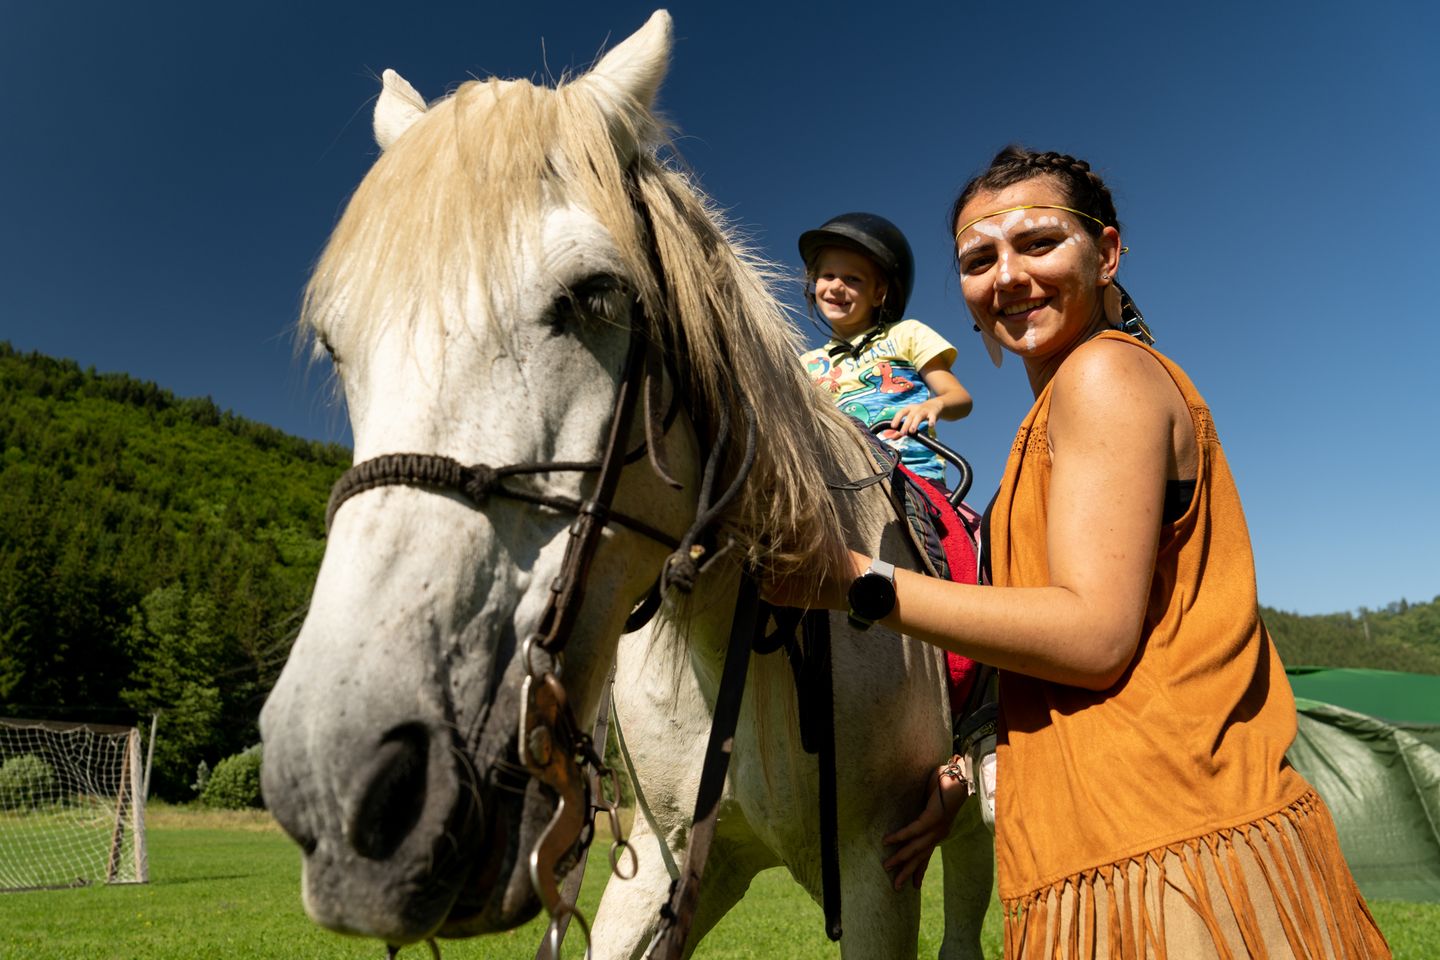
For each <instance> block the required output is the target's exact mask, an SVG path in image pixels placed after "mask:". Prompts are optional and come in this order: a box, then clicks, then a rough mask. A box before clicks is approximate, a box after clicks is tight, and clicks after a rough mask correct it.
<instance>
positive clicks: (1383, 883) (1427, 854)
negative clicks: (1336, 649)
mask: <svg viewBox="0 0 1440 960" xmlns="http://www.w3.org/2000/svg"><path fill="white" fill-rule="evenodd" d="M1287 673H1289V674H1290V681H1291V684H1292V686H1293V687H1294V688H1295V694H1296V699H1295V706H1296V710H1297V711H1298V715H1299V716H1298V720H1299V730H1298V732H1297V734H1296V737H1295V743H1294V745H1292V746H1291V748H1290V753H1289V759H1290V762H1291V763H1293V764H1294V765H1295V768H1296V769H1297V770H1299V771H1300V773H1301V774H1303V775H1304V777H1305V779H1307V780H1309V781H1310V783H1311V784H1313V785H1314V787H1315V789H1316V790H1317V791H1318V792H1319V793H1320V795H1321V796H1322V797H1324V798H1325V803H1326V805H1327V806H1328V807H1329V808H1330V812H1331V814H1332V815H1333V816H1334V818H1335V823H1336V827H1337V828H1338V830H1339V833H1340V846H1341V848H1342V849H1343V850H1344V852H1345V859H1346V860H1347V861H1348V862H1349V864H1350V869H1351V871H1352V872H1353V873H1354V875H1355V879H1356V881H1357V882H1358V883H1359V884H1360V889H1361V890H1362V891H1363V892H1364V894H1365V896H1366V897H1367V898H1370V899H1376V900H1408V901H1412V902H1431V903H1440V722H1437V719H1440V677H1432V676H1421V675H1418V674H1404V673H1389V672H1387V671H1381V670H1316V669H1313V668H1299V669H1292V670H1289V671H1287Z"/></svg>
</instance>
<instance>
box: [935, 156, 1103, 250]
mask: <svg viewBox="0 0 1440 960" xmlns="http://www.w3.org/2000/svg"><path fill="white" fill-rule="evenodd" d="M1033 177H1050V178H1052V179H1053V180H1054V181H1055V182H1056V183H1057V184H1058V185H1059V186H1060V190H1061V192H1062V193H1064V195H1065V205H1066V206H1069V207H1074V208H1075V209H1076V210H1079V211H1080V212H1081V213H1088V214H1089V215H1090V216H1092V217H1094V218H1095V219H1096V220H1099V221H1100V222H1101V223H1103V224H1105V225H1106V226H1111V227H1114V228H1115V229H1117V230H1118V229H1120V221H1119V219H1118V218H1117V217H1116V216H1115V201H1113V200H1112V199H1110V188H1109V187H1107V186H1105V181H1104V180H1101V179H1100V177H1099V176H1098V175H1097V174H1096V173H1095V172H1094V171H1093V170H1091V169H1090V164H1088V163H1086V162H1085V161H1084V160H1077V159H1075V158H1074V157H1072V156H1070V155H1068V154H1064V153H1056V152H1055V151H1053V150H1047V151H1045V152H1044V153H1036V152H1035V151H1033V150H1029V149H1026V148H1025V147H1021V146H1018V145H1016V144H1013V143H1012V144H1010V145H1009V146H1008V147H1006V148H1005V149H1003V150H1001V151H1000V152H999V153H997V154H995V159H993V160H991V161H990V166H989V167H988V168H987V169H986V170H985V172H984V173H981V174H980V175H978V176H976V177H974V178H972V179H971V180H970V182H969V183H967V184H965V188H964V189H963V190H961V191H960V195H959V196H958V197H956V198H955V203H954V205H953V206H951V208H950V222H949V224H947V226H948V228H949V230H950V231H951V232H953V231H954V230H955V225H956V224H957V223H958V222H959V220H960V211H961V210H964V209H965V204H967V203H969V202H970V201H971V200H972V199H973V198H974V197H975V195H976V194H977V193H979V192H980V191H982V190H986V191H996V190H1003V189H1004V188H1006V187H1009V186H1013V185H1015V184H1017V183H1021V182H1023V181H1025V180H1029V179H1031V178H1033ZM1080 226H1082V227H1083V228H1084V229H1085V231H1086V232H1087V233H1089V234H1090V235H1091V236H1093V237H1097V238H1098V237H1099V236H1100V230H1101V226H1100V224H1099V223H1096V222H1094V220H1082V221H1081V222H1080Z"/></svg>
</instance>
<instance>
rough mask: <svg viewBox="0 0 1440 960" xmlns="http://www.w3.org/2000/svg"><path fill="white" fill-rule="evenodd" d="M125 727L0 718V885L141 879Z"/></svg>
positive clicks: (133, 743)
mask: <svg viewBox="0 0 1440 960" xmlns="http://www.w3.org/2000/svg"><path fill="white" fill-rule="evenodd" d="M144 781H145V778H144V771H143V769H142V764H141V761H140V731H139V730H137V729H136V728H134V727H115V726H102V725H97V724H87V723H56V722H52V721H48V720H14V719H8V718H4V717H0V890H32V889H37V888H43V887H80V886H87V885H89V884H96V883H144V882H146V881H147V880H148V879H149V865H148V862H147V859H146V853H145V795H144V791H145V785H144Z"/></svg>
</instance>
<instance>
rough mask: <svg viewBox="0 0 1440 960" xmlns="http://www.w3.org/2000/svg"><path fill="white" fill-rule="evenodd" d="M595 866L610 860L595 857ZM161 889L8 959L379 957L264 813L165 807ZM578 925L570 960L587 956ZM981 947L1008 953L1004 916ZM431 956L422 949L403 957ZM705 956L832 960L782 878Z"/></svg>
mask: <svg viewBox="0 0 1440 960" xmlns="http://www.w3.org/2000/svg"><path fill="white" fill-rule="evenodd" d="M596 862H597V864H598V863H601V862H603V858H597V861H596ZM150 865H151V882H150V883H149V884H147V885H144V886H128V887H101V888H87V889H80V890H57V891H37V892H25V893H9V894H3V895H0V960H142V958H143V960H191V958H197V957H203V958H207V960H209V958H214V960H241V958H257V957H277V958H278V957H286V958H297V960H308V958H321V957H323V958H349V957H358V958H366V960H380V958H382V957H384V955H385V950H384V948H383V947H382V946H381V945H380V944H379V943H378V942H376V941H373V940H352V939H347V938H343V937H339V936H336V935H334V934H331V933H327V932H324V931H322V930H320V929H318V928H316V927H315V926H314V925H313V924H312V923H310V921H309V920H307V919H306V917H305V915H304V913H303V912H302V910H301V908H300V898H299V875H300V856H299V851H298V850H297V849H296V848H295V846H294V845H293V844H292V843H290V841H289V840H288V839H286V838H285V837H284V836H283V835H282V834H281V833H279V832H278V831H277V830H275V829H274V828H273V826H271V825H270V823H269V821H268V819H267V818H265V817H264V816H263V815H254V816H246V815H239V814H236V815H229V814H207V813H199V812H191V811H183V810H164V809H163V808H162V809H158V810H156V812H155V813H154V815H153V816H152V818H151V827H150ZM931 869H932V871H933V872H934V875H932V876H930V877H928V878H927V880H926V884H925V888H926V896H925V905H924V916H923V920H922V929H921V943H920V949H919V956H920V957H922V958H930V957H934V956H935V954H936V951H937V950H938V949H939V940H940V928H941V912H940V911H941V908H940V883H939V880H940V877H939V875H938V871H939V862H938V861H937V862H936V863H935V864H934V865H932V868H931ZM603 873H604V871H603V870H593V871H591V874H590V876H588V877H587V879H586V884H585V889H584V891H583V893H582V896H581V906H582V909H583V910H585V912H586V914H587V916H593V913H594V909H595V904H596V903H597V902H598V901H599V898H600V892H601V889H602V887H603V884H604V879H605V878H604V876H603ZM1371 907H1372V909H1373V910H1374V912H1375V914H1376V918H1377V919H1378V920H1379V922H1380V926H1381V928H1382V929H1383V930H1384V931H1385V934H1386V936H1387V937H1389V939H1390V943H1391V946H1392V947H1393V948H1394V951H1395V956H1396V957H1397V958H1401V960H1431V958H1435V957H1440V905H1436V904H1405V903H1384V902H1380V903H1372V904H1371ZM542 929H543V924H542V923H541V922H540V921H538V920H537V921H535V922H532V923H531V924H530V925H529V926H527V927H524V928H522V929H520V930H516V931H513V932H511V933H508V934H503V935H500V936H496V937H490V938H486V939H484V940H470V941H459V942H446V943H444V944H443V950H444V956H445V957H446V958H447V960H515V958H524V960H528V958H530V957H532V956H534V952H535V945H536V944H537V943H538V942H539V938H540V935H541V931H542ZM576 934H578V930H573V928H572V937H573V942H569V941H567V947H569V948H572V949H567V950H566V952H565V953H566V956H567V957H580V956H581V954H582V951H581V949H580V948H581V944H580V942H579V937H578V936H576ZM984 943H985V948H986V953H987V955H989V956H999V951H1000V932H999V925H998V923H997V909H996V908H993V907H992V910H991V912H990V915H989V916H987V918H986V923H985V931H984ZM400 956H401V958H402V960H403V958H412V960H429V953H428V951H426V950H425V948H424V947H423V946H421V947H418V948H416V947H412V948H410V949H408V950H406V951H404V952H402V953H401V954H400ZM695 956H696V958H697V960H740V958H756V960H759V958H766V960H769V958H797V960H800V958H812V957H813V958H835V957H838V956H839V949H838V948H837V947H836V946H835V945H833V944H831V943H829V942H828V941H827V940H826V939H825V937H824V934H823V933H822V931H821V915H820V909H819V907H817V906H815V905H814V904H813V903H811V902H810V900H809V899H808V898H807V897H805V896H804V895H803V894H802V893H801V892H800V889H799V887H797V886H796V885H795V884H794V883H793V882H791V881H790V879H789V878H788V877H787V876H786V875H785V874H784V873H782V872H780V871H777V870H772V871H767V872H766V873H764V874H761V875H760V876H759V877H758V878H756V880H755V883H754V884H753V885H752V886H751V888H750V893H749V894H748V895H747V896H746V897H745V899H744V901H742V902H741V904H740V906H739V907H738V908H737V909H735V910H734V911H732V912H731V913H730V915H729V916H727V917H726V918H725V920H724V921H722V922H721V924H720V925H719V926H718V927H717V928H716V929H715V930H714V931H713V932H712V933H711V934H710V936H709V937H707V938H706V940H705V942H704V943H703V944H702V945H701V947H700V949H699V950H698V951H696V954H695Z"/></svg>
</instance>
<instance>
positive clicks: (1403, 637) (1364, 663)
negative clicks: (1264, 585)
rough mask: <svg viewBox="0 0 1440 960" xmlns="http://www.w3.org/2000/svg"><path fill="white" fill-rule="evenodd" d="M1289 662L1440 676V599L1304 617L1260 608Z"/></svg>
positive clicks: (1289, 664)
mask: <svg viewBox="0 0 1440 960" xmlns="http://www.w3.org/2000/svg"><path fill="white" fill-rule="evenodd" d="M1260 612H1261V615H1262V616H1263V617H1264V618H1265V625H1266V626H1267V627H1269V628H1270V636H1271V637H1272V638H1274V640H1275V649H1276V650H1278V651H1279V652H1280V659H1281V660H1283V661H1285V664H1286V666H1300V665H1306V666H1316V667H1366V668H1369V669H1371V670H1400V671H1403V672H1406V673H1431V674H1440V597H1436V598H1435V599H1433V600H1431V601H1430V602H1429V603H1408V602H1406V601H1404V600H1400V601H1398V602H1396V603H1392V604H1390V605H1389V606H1387V607H1385V609H1383V610H1365V609H1361V610H1357V611H1355V612H1353V613H1327V614H1319V615H1315V616H1302V615H1301V614H1298V613H1283V612H1281V611H1279V610H1271V609H1270V608H1268V607H1261V608H1260Z"/></svg>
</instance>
